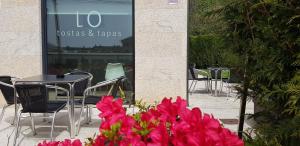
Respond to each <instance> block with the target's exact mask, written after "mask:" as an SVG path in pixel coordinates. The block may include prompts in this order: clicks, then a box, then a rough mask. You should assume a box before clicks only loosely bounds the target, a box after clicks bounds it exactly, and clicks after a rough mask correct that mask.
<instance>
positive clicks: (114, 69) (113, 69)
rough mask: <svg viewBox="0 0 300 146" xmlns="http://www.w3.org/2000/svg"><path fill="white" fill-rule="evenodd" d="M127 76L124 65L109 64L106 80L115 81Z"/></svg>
mask: <svg viewBox="0 0 300 146" xmlns="http://www.w3.org/2000/svg"><path fill="white" fill-rule="evenodd" d="M122 76H125V71H124V68H123V64H121V63H108V64H107V66H106V70H105V80H106V81H108V80H113V79H116V78H120V77H122Z"/></svg>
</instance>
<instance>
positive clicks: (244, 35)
mask: <svg viewBox="0 0 300 146" xmlns="http://www.w3.org/2000/svg"><path fill="white" fill-rule="evenodd" d="M299 7H300V1H298V0H237V1H235V2H232V3H230V4H228V5H226V6H225V7H224V8H222V9H221V12H222V13H223V14H224V15H223V16H224V17H223V19H224V21H226V22H227V24H228V29H227V31H226V33H224V35H225V36H226V40H225V41H224V42H225V44H226V46H227V47H229V48H231V49H232V50H233V51H234V52H236V53H238V54H239V56H240V57H241V58H242V59H243V60H244V63H242V64H240V66H239V68H240V69H241V70H243V75H244V77H245V78H244V79H243V90H240V91H239V93H240V94H241V97H243V96H251V97H253V98H254V99H255V100H256V101H257V102H258V104H259V106H260V107H262V109H263V111H262V112H259V113H256V117H260V119H262V120H260V121H258V122H259V124H258V125H257V127H256V137H255V139H249V140H248V141H247V142H249V143H250V144H249V145H251V146H252V145H264V146H265V145H266V146H277V145H278V146H295V145H298V143H299V142H300V134H299V133H300V124H299V123H300V71H299V64H300V61H299V58H300V57H299V56H300V48H299V47H300V43H299V40H300V19H299V18H300V17H299V14H300V11H299ZM248 89H251V90H248ZM248 91H252V93H248Z"/></svg>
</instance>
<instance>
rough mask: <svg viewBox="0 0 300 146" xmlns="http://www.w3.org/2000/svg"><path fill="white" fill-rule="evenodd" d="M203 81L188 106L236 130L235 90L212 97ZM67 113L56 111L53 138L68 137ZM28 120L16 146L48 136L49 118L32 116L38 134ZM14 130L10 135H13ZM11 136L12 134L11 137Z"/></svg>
mask: <svg viewBox="0 0 300 146" xmlns="http://www.w3.org/2000/svg"><path fill="white" fill-rule="evenodd" d="M204 87H205V86H204V83H203V82H199V83H198V85H197V87H196V88H195V90H194V91H193V93H192V94H189V95H190V102H189V103H190V107H191V108H192V107H200V108H201V110H202V112H205V113H208V114H212V115H214V117H215V118H218V119H220V121H222V122H223V125H224V127H226V128H229V129H230V130H232V131H234V132H236V131H237V126H238V124H237V123H238V118H239V117H238V116H239V108H240V102H239V99H237V98H236V94H235V93H231V94H230V96H229V97H227V96H226V94H225V93H223V94H221V96H217V97H215V96H212V95H211V94H210V93H207V92H206V91H205V90H204ZM246 113H253V102H247V109H246ZM76 114H77V116H76V117H78V114H79V108H78V109H76ZM98 114H99V112H98V111H97V109H93V115H92V122H91V123H90V124H89V125H86V124H83V125H82V127H81V130H80V133H79V135H78V136H77V138H79V139H81V140H82V141H84V140H85V138H87V137H93V136H94V135H95V134H97V132H98V128H99V125H100V120H99V118H98ZM13 115H14V106H11V107H9V108H7V109H6V112H5V115H4V118H3V120H2V122H1V124H0V138H1V139H2V140H1V142H2V144H1V145H3V146H4V145H9V146H11V145H13V139H14V133H13V130H14V126H13V125H11V124H10V122H11V121H12V120H13ZM68 123H69V121H68V114H67V111H66V110H63V111H61V112H59V113H58V114H57V116H56V120H55V125H56V127H55V129H54V138H55V140H64V139H65V138H69V132H68V129H69V127H68V125H69V124H68ZM30 124H31V122H30V119H29V118H27V119H23V120H22V121H21V125H22V129H21V133H20V136H19V138H18V140H17V143H18V145H19V146H33V145H36V144H37V143H39V142H41V141H43V140H45V139H47V140H49V139H50V126H51V123H50V122H48V121H46V122H45V121H43V120H42V119H35V124H36V132H37V135H35V136H33V133H32V130H31V128H30ZM244 127H245V128H244V129H246V128H247V127H249V125H248V124H247V122H246V123H245V126H244ZM12 133H13V134H12ZM10 135H11V136H10Z"/></svg>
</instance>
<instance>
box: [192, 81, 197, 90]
mask: <svg viewBox="0 0 300 146" xmlns="http://www.w3.org/2000/svg"><path fill="white" fill-rule="evenodd" d="M197 83H198V81H195V84H194V87H193V90H192V91H194V90H195V88H196V85H197Z"/></svg>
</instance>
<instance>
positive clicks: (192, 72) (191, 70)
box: [189, 65, 196, 79]
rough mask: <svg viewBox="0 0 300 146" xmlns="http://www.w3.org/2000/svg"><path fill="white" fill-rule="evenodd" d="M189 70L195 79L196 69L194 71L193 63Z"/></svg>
mask: <svg viewBox="0 0 300 146" xmlns="http://www.w3.org/2000/svg"><path fill="white" fill-rule="evenodd" d="M189 71H190V73H191V76H192V79H195V78H196V76H195V71H194V67H193V66H192V65H190V66H189Z"/></svg>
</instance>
